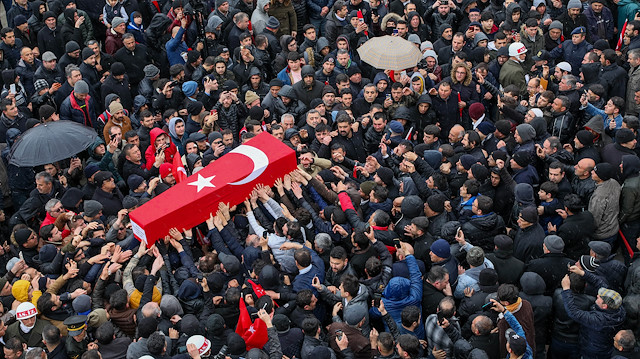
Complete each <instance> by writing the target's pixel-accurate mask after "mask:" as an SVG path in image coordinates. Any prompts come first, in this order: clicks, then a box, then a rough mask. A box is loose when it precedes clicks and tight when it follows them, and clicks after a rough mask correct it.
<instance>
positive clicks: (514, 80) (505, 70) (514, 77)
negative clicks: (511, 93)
mask: <svg viewBox="0 0 640 359" xmlns="http://www.w3.org/2000/svg"><path fill="white" fill-rule="evenodd" d="M525 74H526V72H525V70H524V68H523V67H522V65H521V64H520V63H518V62H516V61H514V60H512V59H509V60H507V62H505V63H504V65H502V68H501V69H500V84H501V85H502V87H503V88H504V87H507V86H509V85H516V86H518V88H519V89H520V94H526V93H527V81H526V80H525V78H524V76H525Z"/></svg>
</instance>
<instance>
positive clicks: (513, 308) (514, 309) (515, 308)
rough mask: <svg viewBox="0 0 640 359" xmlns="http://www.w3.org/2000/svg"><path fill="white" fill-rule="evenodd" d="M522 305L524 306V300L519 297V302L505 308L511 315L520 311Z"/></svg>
mask: <svg viewBox="0 0 640 359" xmlns="http://www.w3.org/2000/svg"><path fill="white" fill-rule="evenodd" d="M521 305H522V298H520V297H518V300H516V302H515V303H513V304H509V305H507V306H506V307H505V308H506V309H507V310H508V311H510V312H511V313H515V312H517V311H518V309H520V306H521Z"/></svg>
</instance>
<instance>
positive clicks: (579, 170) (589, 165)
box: [574, 158, 596, 179]
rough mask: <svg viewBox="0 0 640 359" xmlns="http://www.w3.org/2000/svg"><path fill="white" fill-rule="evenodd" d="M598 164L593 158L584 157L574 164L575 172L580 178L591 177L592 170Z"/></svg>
mask: <svg viewBox="0 0 640 359" xmlns="http://www.w3.org/2000/svg"><path fill="white" fill-rule="evenodd" d="M595 166H596V162H595V161H594V160H593V159H591V158H583V159H581V160H580V161H578V164H576V165H575V166H574V169H575V174H576V176H578V178H580V179H585V178H589V176H591V170H593V168H594V167H595Z"/></svg>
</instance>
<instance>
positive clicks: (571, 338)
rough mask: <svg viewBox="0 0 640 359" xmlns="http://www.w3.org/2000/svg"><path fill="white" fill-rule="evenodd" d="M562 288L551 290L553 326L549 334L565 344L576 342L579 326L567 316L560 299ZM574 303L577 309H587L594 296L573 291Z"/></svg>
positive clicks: (562, 301) (591, 303)
mask: <svg viewBox="0 0 640 359" xmlns="http://www.w3.org/2000/svg"><path fill="white" fill-rule="evenodd" d="M562 292H563V290H562V288H558V289H556V290H555V291H554V292H553V297H552V300H553V327H552V330H551V335H552V337H553V339H555V340H558V341H560V342H562V343H567V344H578V340H579V332H580V326H578V325H576V322H574V321H573V319H571V317H569V315H568V314H567V311H566V309H565V307H564V300H563V299H562ZM573 299H574V305H575V307H576V308H577V309H579V310H584V311H586V310H589V308H591V306H592V305H593V303H594V302H595V301H596V298H594V297H592V296H590V295H587V294H584V293H573Z"/></svg>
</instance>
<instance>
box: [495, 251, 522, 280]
mask: <svg viewBox="0 0 640 359" xmlns="http://www.w3.org/2000/svg"><path fill="white" fill-rule="evenodd" d="M486 257H487V259H488V260H490V261H491V263H493V266H494V268H495V270H496V272H497V273H498V282H500V283H508V284H518V281H519V280H520V276H521V275H522V273H523V272H524V269H525V264H524V262H523V261H521V260H519V259H518V258H516V257H514V256H513V254H512V252H511V251H506V250H502V249H498V250H496V251H495V252H493V253H487V256H486Z"/></svg>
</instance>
